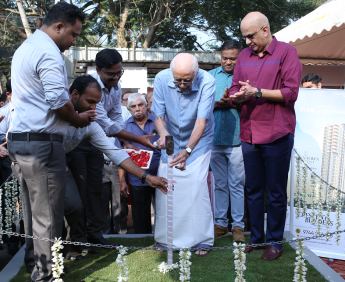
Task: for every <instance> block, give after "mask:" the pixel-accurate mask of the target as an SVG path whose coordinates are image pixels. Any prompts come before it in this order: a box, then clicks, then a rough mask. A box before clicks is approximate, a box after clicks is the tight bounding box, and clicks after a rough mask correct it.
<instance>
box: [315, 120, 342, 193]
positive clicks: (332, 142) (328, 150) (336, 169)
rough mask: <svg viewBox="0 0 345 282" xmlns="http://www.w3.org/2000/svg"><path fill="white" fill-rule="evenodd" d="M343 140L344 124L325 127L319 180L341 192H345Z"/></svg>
mask: <svg viewBox="0 0 345 282" xmlns="http://www.w3.org/2000/svg"><path fill="white" fill-rule="evenodd" d="M344 138H345V124H327V125H326V126H325V128H324V134H323V148H322V164H321V178H322V179H323V180H325V181H326V182H327V183H329V184H330V185H332V186H333V187H335V188H338V189H340V190H341V191H345V151H344V146H345V142H344V141H345V140H344ZM325 193H326V191H325ZM324 196H326V195H324Z"/></svg>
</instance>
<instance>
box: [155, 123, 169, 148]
mask: <svg viewBox="0 0 345 282" xmlns="http://www.w3.org/2000/svg"><path fill="white" fill-rule="evenodd" d="M155 128H156V130H157V132H158V134H159V139H158V140H157V145H158V149H165V136H167V135H170V134H169V132H168V131H167V129H166V128H167V127H166V124H165V118H164V117H157V116H156V120H155Z"/></svg>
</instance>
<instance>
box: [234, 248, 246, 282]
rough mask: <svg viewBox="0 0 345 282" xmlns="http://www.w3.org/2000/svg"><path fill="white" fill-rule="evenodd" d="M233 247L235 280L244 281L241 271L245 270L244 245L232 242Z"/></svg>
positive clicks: (237, 281)
mask: <svg viewBox="0 0 345 282" xmlns="http://www.w3.org/2000/svg"><path fill="white" fill-rule="evenodd" d="M233 245H234V247H235V249H234V250H233V253H234V254H235V260H234V264H235V270H236V274H237V276H236V279H235V281H236V282H245V281H246V280H245V279H244V278H243V271H245V270H246V266H245V262H246V254H245V253H244V248H245V245H244V244H241V243H238V244H236V243H235V242H234V243H233Z"/></svg>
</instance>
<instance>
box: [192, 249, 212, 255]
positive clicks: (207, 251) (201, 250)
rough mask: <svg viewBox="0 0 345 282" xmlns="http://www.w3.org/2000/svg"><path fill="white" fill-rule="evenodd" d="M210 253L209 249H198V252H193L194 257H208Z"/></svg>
mask: <svg viewBox="0 0 345 282" xmlns="http://www.w3.org/2000/svg"><path fill="white" fill-rule="evenodd" d="M196 252H206V253H205V254H200V253H199V254H197V253H196ZM210 252H211V249H208V250H203V249H200V250H195V255H196V256H206V255H208V254H209V253H210Z"/></svg>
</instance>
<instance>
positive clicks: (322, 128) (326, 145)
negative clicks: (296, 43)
mask: <svg viewBox="0 0 345 282" xmlns="http://www.w3.org/2000/svg"><path fill="white" fill-rule="evenodd" d="M295 112H296V119H297V125H296V131H295V149H296V150H297V152H298V153H299V155H300V156H301V157H302V158H303V160H304V161H305V162H306V163H307V164H308V166H309V167H310V168H311V169H312V170H313V171H314V172H315V173H316V174H317V175H319V176H320V177H321V178H322V179H323V180H325V181H326V182H327V183H329V184H330V185H332V186H334V187H336V188H339V189H341V190H342V191H345V91H344V90H329V89H300V91H299V95H298V99H297V102H296V104H295ZM295 157H296V155H295ZM295 172H296V169H295ZM309 175H310V174H309ZM294 178H295V184H296V174H295V177H294ZM308 179H309V177H308ZM295 187H296V185H295ZM289 188H290V185H289V186H288V190H289ZM315 189H316V190H318V189H320V185H319V184H317V185H316V187H315ZM288 195H289V191H288ZM307 195H308V202H309V204H310V203H311V188H310V181H308V182H307ZM295 197H296V190H295ZM322 197H323V201H325V200H326V186H325V187H324V188H323V190H322ZM335 200H336V199H335V194H334V196H333V199H332V201H335ZM342 211H344V209H342ZM332 214H333V215H332V218H334V214H335V213H334V212H332ZM342 218H344V219H343V222H342V226H344V225H345V214H342ZM288 221H289V220H288V219H287V224H288V223H289V222H288ZM324 227H325V226H324ZM297 231H299V235H300V236H303V237H305V236H310V235H311V236H312V234H313V233H315V227H314V226H312V225H311V224H310V220H309V218H308V216H307V217H306V218H304V217H301V218H299V219H298V220H297V219H296V218H295V217H294V235H296V234H298V232H297ZM323 231H324V232H325V231H326V229H325V228H324V229H323ZM331 231H335V228H331ZM314 241H315V240H314ZM344 241H345V235H344V234H342V238H341V242H344ZM306 243H307V247H309V248H312V249H316V250H319V251H320V252H321V253H322V252H323V251H324V252H326V253H327V252H328V253H331V252H332V253H333V255H330V257H336V256H335V255H334V253H338V257H339V258H342V259H344V258H345V250H344V246H341V247H339V246H337V245H336V244H335V242H334V240H330V241H329V242H327V243H326V242H324V239H323V240H316V241H315V242H306ZM325 256H326V255H325Z"/></svg>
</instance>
